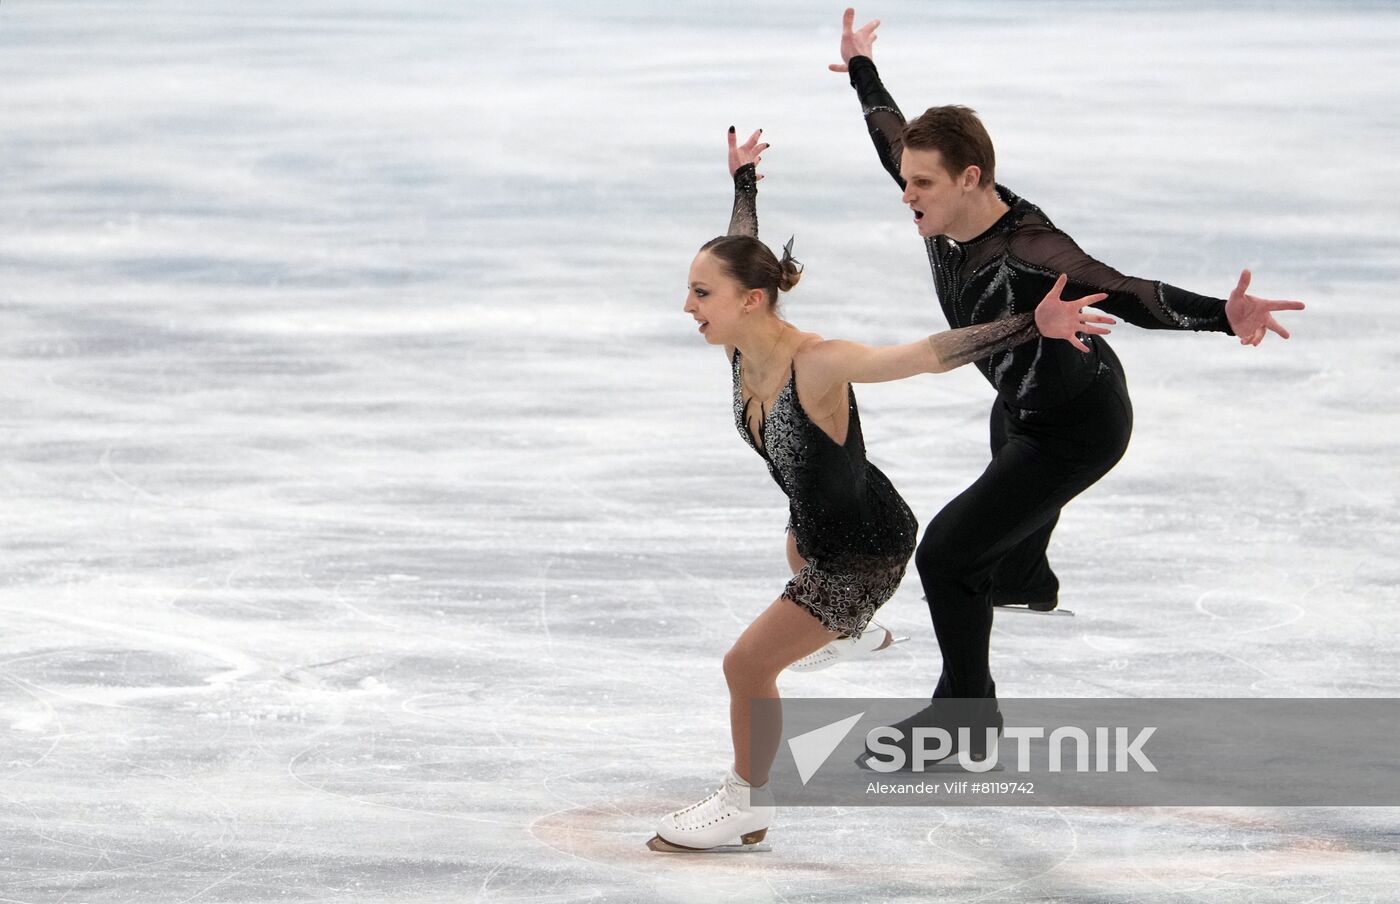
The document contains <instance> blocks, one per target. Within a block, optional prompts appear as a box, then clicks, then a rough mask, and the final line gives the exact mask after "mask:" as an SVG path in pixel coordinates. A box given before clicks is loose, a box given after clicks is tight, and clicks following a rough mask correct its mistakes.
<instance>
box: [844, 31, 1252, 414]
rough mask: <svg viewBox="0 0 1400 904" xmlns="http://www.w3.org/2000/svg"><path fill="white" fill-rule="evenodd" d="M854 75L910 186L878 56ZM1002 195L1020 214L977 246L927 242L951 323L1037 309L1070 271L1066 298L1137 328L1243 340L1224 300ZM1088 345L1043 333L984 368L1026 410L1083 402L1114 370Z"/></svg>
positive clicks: (881, 148) (880, 144)
mask: <svg viewBox="0 0 1400 904" xmlns="http://www.w3.org/2000/svg"><path fill="white" fill-rule="evenodd" d="M849 69H850V77H851V85H852V87H854V88H855V89H856V93H857V94H858V95H859V97H860V103H861V110H862V112H863V113H864V115H865V122H866V127H867V128H868V129H869V131H870V137H871V140H872V141H873V142H874V143H875V150H876V152H877V153H878V154H879V156H880V162H881V164H883V165H884V167H885V169H886V170H887V171H888V172H889V173H890V175H891V176H892V177H893V178H894V180H895V182H897V183H898V184H899V187H900V188H901V189H903V188H904V180H903V179H902V178H900V175H899V158H900V154H901V153H902V151H903V145H902V142H901V138H900V136H901V135H902V133H903V130H904V124H905V120H904V114H902V113H901V112H900V111H899V107H898V106H896V105H895V102H894V98H892V97H890V94H889V92H888V91H886V90H885V86H884V85H883V84H882V83H881V81H880V75H879V72H878V71H877V70H876V68H875V63H874V62H873V61H872V60H870V58H869V57H863V56H857V57H852V58H851V60H850V63H849ZM996 190H997V193H998V195H1000V197H1001V199H1002V200H1003V201H1004V202H1006V204H1007V206H1009V207H1010V208H1011V209H1010V210H1009V211H1007V213H1006V214H1005V215H1004V216H1002V218H1001V219H999V220H998V221H997V222H996V223H995V224H993V225H992V227H991V228H990V229H988V230H987V231H986V232H984V233H982V234H981V235H979V236H978V237H976V238H975V239H972V240H971V241H968V242H955V241H953V240H952V239H950V238H948V237H947V236H936V237H933V238H928V239H925V240H924V242H925V245H926V247H927V250H928V257H929V264H930V265H931V267H932V269H933V281H934V287H935V289H936V290H937V292H938V300H939V303H940V305H941V306H942V308H943V314H944V316H945V317H947V319H948V325H949V326H952V327H963V326H969V325H971V324H976V323H986V322H988V321H990V320H997V319H1001V318H1005V317H1008V316H1011V315H1016V314H1022V313H1026V312H1033V311H1034V310H1035V307H1036V305H1037V304H1039V303H1040V300H1041V299H1042V298H1043V297H1045V293H1046V292H1048V291H1049V290H1050V287H1051V285H1053V284H1054V282H1055V279H1056V278H1057V277H1058V276H1059V274H1061V273H1064V274H1066V275H1068V277H1069V283H1068V285H1067V286H1066V288H1065V291H1064V297H1066V298H1076V297H1079V296H1082V295H1088V294H1090V293H1093V292H1105V293H1107V294H1108V298H1106V299H1105V300H1103V301H1101V302H1098V303H1097V304H1095V305H1094V307H1095V308H1097V309H1099V310H1101V311H1103V312H1104V313H1106V314H1109V315H1111V316H1113V317H1117V318H1120V319H1122V320H1125V321H1127V322H1128V323H1131V324H1133V325H1135V326H1140V327H1145V328H1147V329H1164V330H1214V331H1218V332H1224V333H1230V334H1231V335H1233V333H1231V330H1230V325H1229V322H1228V321H1227V320H1226V318H1225V302H1224V300H1222V299H1219V298H1210V297H1207V296H1204V295H1197V294H1195V293H1193V292H1188V291H1186V290H1185V289H1178V288H1176V287H1175V286H1170V285H1167V284H1166V283H1163V282H1156V281H1151V280H1146V279H1138V278H1135V277H1131V276H1124V275H1123V274H1121V273H1119V272H1118V271H1117V270H1114V269H1113V268H1112V267H1109V266H1107V265H1105V264H1102V263H1100V262H1099V261H1096V260H1094V259H1093V258H1092V257H1090V256H1089V255H1087V254H1085V253H1084V251H1082V250H1081V249H1080V248H1079V246H1078V245H1077V244H1075V242H1074V240H1073V239H1072V238H1070V237H1069V236H1068V235H1066V234H1065V233H1063V232H1061V231H1060V230H1059V229H1056V228H1055V225H1054V224H1053V223H1052V222H1050V218H1049V217H1047V216H1046V215H1045V213H1044V212H1043V211H1041V209H1040V208H1039V207H1036V206H1035V205H1034V204H1032V203H1030V202H1029V201H1026V200H1025V199H1023V198H1019V197H1017V196H1016V195H1015V194H1013V193H1012V192H1011V191H1010V190H1008V189H1006V188H1005V187H1003V186H1001V185H998V186H997V187H996ZM1084 341H1085V344H1087V345H1088V346H1089V347H1090V349H1091V350H1092V351H1091V352H1090V353H1089V354H1087V355H1086V354H1084V353H1083V352H1080V351H1078V350H1077V349H1075V348H1074V347H1073V346H1072V345H1070V344H1069V343H1068V342H1062V341H1059V340H1052V339H1045V338H1043V337H1037V338H1036V340H1035V341H1033V342H1027V343H1025V344H1022V345H1018V346H1015V347H1012V348H1009V349H1006V350H1004V351H1000V352H998V353H995V354H993V355H990V356H988V357H986V358H983V359H982V360H979V361H978V362H977V365H976V366H977V368H978V369H979V370H981V371H982V374H983V375H984V376H985V377H986V378H987V380H988V381H989V382H990V383H991V384H992V386H993V387H994V388H995V389H996V391H997V394H998V395H999V396H1000V397H1001V398H1002V399H1003V400H1004V401H1006V402H1008V403H1010V404H1012V405H1015V406H1017V407H1020V408H1030V409H1041V408H1051V407H1054V406H1056V405H1060V404H1063V403H1064V402H1067V401H1069V400H1070V399H1072V398H1074V397H1075V396H1076V395H1078V394H1079V393H1080V392H1082V391H1083V390H1084V389H1085V388H1086V387H1087V386H1088V385H1089V384H1090V383H1091V382H1093V380H1094V378H1095V377H1096V375H1097V374H1098V373H1099V371H1100V370H1101V369H1107V368H1108V366H1109V365H1108V364H1107V362H1106V360H1105V356H1104V355H1102V354H1101V352H1100V346H1106V345H1107V343H1105V342H1104V340H1103V337H1102V336H1085V337H1084Z"/></svg>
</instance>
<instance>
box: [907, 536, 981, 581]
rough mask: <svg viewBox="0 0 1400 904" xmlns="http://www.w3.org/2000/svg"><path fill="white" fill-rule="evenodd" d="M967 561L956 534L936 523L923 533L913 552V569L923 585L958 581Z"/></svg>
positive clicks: (965, 551) (965, 552)
mask: <svg viewBox="0 0 1400 904" xmlns="http://www.w3.org/2000/svg"><path fill="white" fill-rule="evenodd" d="M967 561H968V554H967V550H965V549H962V548H960V544H959V543H958V542H957V536H956V534H955V533H954V532H953V531H952V530H949V529H948V528H946V527H944V526H942V525H940V524H939V523H938V522H937V521H934V523H932V524H930V525H929V526H928V530H926V531H924V538H923V539H922V540H921V541H919V548H918V549H917V550H915V551H914V567H915V568H917V569H918V570H919V578H920V580H922V581H924V582H925V583H928V582H930V581H933V582H939V581H956V580H958V579H959V578H960V577H961V576H962V571H963V567H964V566H965V565H966V563H967Z"/></svg>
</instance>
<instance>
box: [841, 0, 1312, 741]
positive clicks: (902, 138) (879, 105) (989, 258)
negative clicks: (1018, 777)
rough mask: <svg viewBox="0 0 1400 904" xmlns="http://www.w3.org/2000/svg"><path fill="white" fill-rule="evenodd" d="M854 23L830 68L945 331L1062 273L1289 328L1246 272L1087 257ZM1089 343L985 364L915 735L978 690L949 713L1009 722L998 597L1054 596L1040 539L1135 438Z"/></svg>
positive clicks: (1080, 282)
mask: <svg viewBox="0 0 1400 904" xmlns="http://www.w3.org/2000/svg"><path fill="white" fill-rule="evenodd" d="M854 20H855V11H854V10H852V9H847V10H846V12H845V17H844V21H843V23H842V31H841V60H842V62H841V63H839V64H833V65H831V66H830V67H829V68H830V69H831V70H832V71H835V72H847V73H849V76H850V80H851V85H852V86H853V87H854V88H855V89H856V92H857V94H858V95H859V98H860V103H861V109H862V112H863V113H864V116H865V121H866V125H867V128H868V129H869V131H870V137H871V139H872V140H873V141H874V143H875V149H876V151H877V153H878V154H879V156H880V162H881V163H882V164H883V165H884V167H885V169H886V170H888V171H889V173H890V175H891V176H893V177H894V180H895V182H897V183H898V184H899V187H900V188H901V189H902V190H903V191H904V197H903V201H904V203H905V204H907V205H908V206H909V208H910V210H911V212H912V215H913V219H914V225H915V227H916V228H917V230H918V233H919V235H920V236H921V237H923V239H924V244H925V247H926V248H927V251H928V256H929V261H930V263H931V264H932V266H933V276H934V285H935V288H936V290H937V293H938V300H939V303H940V305H941V306H942V308H943V313H944V315H945V316H946V317H947V319H948V325H949V326H950V327H955V328H956V327H964V326H969V325H972V324H978V323H986V322H989V321H991V320H996V319H999V318H1004V317H1008V316H1012V315H1015V314H1019V313H1022V312H1025V311H1030V310H1033V309H1034V307H1035V305H1036V304H1037V303H1038V302H1039V301H1040V299H1041V298H1043V297H1044V296H1045V293H1046V291H1047V290H1048V289H1049V287H1050V286H1051V284H1052V283H1053V282H1054V281H1055V278H1056V276H1057V275H1058V274H1060V273H1066V274H1068V275H1069V289H1068V290H1067V294H1071V295H1073V294H1081V295H1082V294H1088V293H1096V292H1104V293H1107V296H1108V297H1107V299H1106V300H1104V301H1102V302H1099V303H1097V304H1096V307H1098V308H1099V309H1100V310H1102V311H1103V312H1105V313H1107V314H1109V315H1111V316H1114V317H1119V318H1122V319H1123V320H1126V321H1128V322H1129V323H1132V324H1136V325H1137V326H1141V327H1146V328H1148V329H1169V330H1197V331H1201V330H1209V331H1215V332H1222V333H1226V334H1229V335H1234V336H1237V337H1238V338H1239V340H1240V342H1241V343H1242V344H1244V345H1251V346H1254V345H1258V344H1259V343H1260V342H1261V341H1263V339H1264V335H1265V333H1266V332H1268V331H1270V330H1272V331H1273V332H1275V333H1278V334H1279V335H1280V336H1282V337H1283V338H1285V339H1287V338H1288V331H1287V330H1286V329H1284V328H1283V327H1282V326H1281V325H1280V324H1279V323H1278V321H1277V320H1275V319H1274V316H1273V313H1274V312H1275V311H1281V310H1301V309H1302V308H1303V305H1302V303H1301V302H1296V301H1271V300H1267V299H1262V298H1256V297H1254V296H1252V295H1249V294H1246V289H1248V287H1249V279H1250V273H1249V271H1248V270H1245V271H1243V272H1242V273H1241V274H1240V279H1239V283H1238V285H1236V286H1235V288H1234V291H1232V292H1231V293H1230V297H1229V298H1228V300H1222V299H1219V298H1210V297H1206V296H1202V295H1196V294H1194V293H1192V292H1188V291H1185V290H1183V289H1178V288H1176V287H1174V286H1169V285H1167V284H1165V283H1161V282H1155V281H1150V280H1145V279H1136V278H1133V277H1128V276H1124V275H1122V274H1121V273H1119V272H1117V271H1116V270H1114V269H1112V268H1111V267H1108V266H1106V265H1104V264H1102V263H1099V262H1098V261H1096V260H1094V259H1093V258H1091V257H1089V256H1088V255H1087V254H1085V253H1084V252H1083V251H1082V250H1080V248H1079V246H1078V245H1076V244H1075V242H1074V240H1073V239H1071V238H1070V237H1069V236H1068V235H1066V234H1065V233H1063V232H1061V231H1060V230H1059V229H1056V228H1055V226H1054V224H1053V223H1051V221H1050V219H1049V218H1048V217H1047V216H1046V215H1045V214H1044V213H1043V212H1041V210H1040V209H1039V208H1038V207H1036V206H1035V205H1034V204H1031V203H1030V202H1028V201H1026V200H1024V199H1022V198H1019V197H1017V196H1016V195H1015V194H1013V193H1012V192H1011V191H1009V190H1008V189H1006V188H1005V187H1003V186H1001V185H998V184H997V183H996V181H995V155H994V152H993V149H992V141H991V138H990V137H989V136H988V135H987V131H986V129H984V128H983V126H982V123H981V121H980V120H979V119H978V118H977V115H976V114H975V113H974V112H973V111H972V110H970V109H968V108H966V107H960V106H945V107H933V108H930V109H929V110H927V111H926V112H924V113H923V114H922V115H920V116H919V117H918V118H916V119H915V120H913V121H912V122H908V123H906V122H905V119H904V115H903V114H902V113H901V112H900V111H899V107H898V106H897V105H896V104H895V102H894V99H893V98H892V97H891V96H890V94H889V92H888V91H886V90H885V87H884V85H883V84H882V83H881V81H880V76H879V73H878V72H877V71H876V68H875V63H874V62H873V61H872V59H871V48H872V46H873V44H874V42H875V37H876V35H875V29H876V28H877V27H878V26H879V24H880V23H879V20H878V19H877V20H874V21H872V22H870V23H868V24H866V25H865V26H863V27H862V28H860V29H859V30H855V31H853V30H852V27H851V26H852V24H853V22H854ZM1084 342H1085V344H1087V345H1088V347H1089V351H1088V352H1087V353H1085V352H1082V351H1078V350H1076V349H1075V348H1074V347H1073V346H1071V344H1070V343H1067V342H1049V341H1045V340H1043V339H1041V340H1038V341H1032V342H1027V343H1024V344H1022V345H1019V346H1016V347H1014V348H1011V349H1006V350H1003V351H999V352H997V353H994V354H992V355H990V356H988V357H986V358H984V359H982V360H981V361H978V362H977V364H976V366H977V367H978V368H979V369H980V370H981V371H982V373H983V374H984V375H985V376H986V377H987V379H988V381H990V382H991V384H992V386H993V387H994V388H995V389H996V391H997V399H996V401H995V402H994V403H993V406H992V413H991V447H992V461H991V463H990V464H989V465H988V466H987V469H986V471H984V472H983V473H982V476H980V477H979V478H978V479H977V480H976V481H975V482H973V484H972V485H971V486H970V487H968V488H967V489H966V490H964V491H963V492H962V493H961V494H960V495H958V496H957V497H956V498H955V499H953V501H951V502H949V503H948V504H947V505H946V506H944V508H943V510H942V511H940V512H939V513H938V514H937V515H936V516H935V517H934V519H933V521H932V522H931V523H930V524H929V526H928V529H927V530H926V532H925V534H924V538H923V540H922V542H921V543H920V544H919V547H918V551H917V553H916V554H915V564H916V565H917V567H918V571H919V578H920V580H921V581H922V583H923V587H924V593H925V595H926V597H927V599H928V604H929V612H930V614H931V616H932V618H933V627H934V632H935V633H936V634H937V637H938V645H939V649H940V651H941V652H942V654H943V672H942V675H941V676H940V677H939V680H938V685H937V687H936V688H935V690H934V693H933V697H934V700H933V703H934V705H933V706H931V707H929V708H928V709H926V710H923V711H922V712H921V713H919V714H915V715H914V716H912V717H910V719H907V720H905V722H904V723H900V725H899V726H898V727H901V728H903V729H905V732H904V733H905V735H906V737H907V736H908V734H909V731H908V728H909V727H910V726H911V725H943V726H945V727H946V726H948V723H949V715H948V714H949V713H952V712H954V711H953V710H952V709H951V706H952V704H951V703H950V704H947V705H940V704H939V700H940V699H941V698H964V699H967V698H971V699H975V700H979V701H981V702H980V703H976V704H973V705H972V706H971V709H970V710H969V712H970V713H971V714H970V715H967V714H966V713H964V714H963V715H957V716H954V717H953V718H954V724H957V725H965V724H967V723H968V720H971V722H972V724H973V727H974V729H975V728H976V727H977V726H982V727H984V728H990V727H992V726H996V727H999V726H1000V722H1001V719H1000V714H999V713H998V712H997V709H996V701H995V698H996V686H995V684H994V683H993V681H992V676H991V673H990V670H989V666H988V643H989V640H990V636H991V629H992V607H993V605H1017V604H1019V605H1028V606H1031V607H1033V608H1036V609H1042V610H1049V609H1053V608H1054V607H1055V605H1056V602H1057V594H1058V591H1059V581H1058V580H1057V578H1056V577H1055V574H1054V572H1053V571H1052V570H1051V568H1050V564H1049V562H1048V561H1047V559H1046V554H1045V550H1046V545H1047V544H1048V543H1049V541H1050V535H1051V532H1052V531H1053V530H1054V528H1055V523H1056V521H1057V520H1058V518H1059V515H1060V509H1061V508H1062V507H1063V506H1064V505H1065V504H1066V503H1067V502H1069V501H1070V500H1071V499H1073V498H1074V497H1075V496H1077V495H1079V494H1080V493H1081V492H1083V491H1084V490H1085V489H1086V488H1088V487H1089V486H1090V485H1091V484H1093V483H1094V482H1095V481H1097V480H1098V479H1099V478H1100V477H1102V476H1103V475H1104V474H1106V473H1107V472H1108V470H1109V469H1110V468H1112V467H1113V465H1114V464H1116V463H1117V462H1118V460H1119V459H1120V458H1121V457H1122V455H1123V452H1124V451H1125V449H1126V448H1127V445H1128V437H1129V435H1130V433H1131V431H1132V420H1133V416H1132V405H1131V402H1130V401H1129V399H1128V388H1127V384H1126V382H1125V381H1124V375H1123V368H1122V365H1121V364H1120V363H1119V361H1118V358H1117V356H1116V355H1114V353H1113V351H1112V349H1110V348H1109V346H1108V343H1107V342H1106V341H1104V339H1103V337H1102V336H1086V337H1085V339H1084ZM978 734H980V732H976V731H974V734H973V738H974V743H973V747H974V751H973V752H974V755H975V754H976V753H977V751H976V748H977V747H978V746H980V745H978V744H977V743H976V738H977V736H978ZM954 736H955V737H956V735H954Z"/></svg>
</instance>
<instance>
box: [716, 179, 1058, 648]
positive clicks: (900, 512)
mask: <svg viewBox="0 0 1400 904" xmlns="http://www.w3.org/2000/svg"><path fill="white" fill-rule="evenodd" d="M756 196H757V175H756V172H755V169H754V167H753V165H752V164H749V165H746V166H743V167H740V168H739V169H738V171H736V172H735V174H734V211H733V215H732V216H731V218H730V224H729V234H730V235H749V236H754V237H757V235H758V214H757V206H756ZM1033 321H1034V314H1028V315H1021V316H1017V317H1010V318H1006V319H1003V320H1000V321H997V322H996V323H991V324H986V325H983V326H978V327H975V328H972V329H968V330H962V331H959V333H958V334H957V335H956V336H953V337H951V338H952V339H953V341H952V342H951V343H945V344H944V346H943V348H944V351H943V354H944V355H946V356H947V357H945V358H943V360H944V361H945V363H948V364H950V365H956V364H958V363H962V362H968V361H972V360H976V359H977V358H978V357H980V356H983V355H985V354H988V353H989V352H994V351H1000V350H1001V349H1004V348H1007V347H1010V346H1011V345H1014V344H1018V343H1023V342H1026V341H1027V340H1028V339H1030V338H1031V337H1033V336H1037V335H1038V333H1037V332H1036V330H1035V325H1034V322H1033ZM742 357H743V356H742V355H741V354H740V352H739V350H738V349H735V350H734V356H733V359H732V361H731V368H732V372H733V373H732V376H733V384H734V387H733V394H734V422H735V426H736V427H737V428H738V430H739V435H740V436H742V437H743V438H744V441H745V442H747V443H748V444H749V445H750V446H751V447H752V448H753V449H754V450H755V451H757V452H758V454H759V455H761V456H762V457H763V460H764V461H765V462H766V463H767V465H768V471H769V473H770V474H772V476H773V480H774V481H775V482H776V483H777V484H778V486H779V488H781V489H782V491H783V493H784V494H786V495H787V497H788V512H789V522H788V527H789V529H790V530H791V531H792V534H793V537H794V539H795V540H796V545H797V551H798V554H799V555H801V556H802V558H803V559H805V560H806V562H807V564H806V565H805V566H804V567H803V568H802V569H801V570H800V571H798V573H797V574H796V575H794V576H793V578H792V580H790V581H789V582H788V584H787V587H786V588H785V589H784V591H783V595H784V596H786V597H788V598H789V599H791V600H792V601H793V602H795V603H797V604H798V605H799V606H802V607H803V608H804V609H807V610H808V611H809V612H811V613H812V614H813V615H815V616H816V617H817V618H818V619H819V620H820V621H821V623H822V625H823V626H825V627H826V628H828V629H830V630H832V631H839V632H840V633H842V634H846V635H854V634H859V633H861V632H862V631H864V629H865V626H866V623H867V622H869V621H870V618H871V617H872V616H873V615H874V614H875V610H876V609H878V608H879V607H880V606H881V605H883V604H884V603H885V602H886V601H888V600H889V599H890V597H892V596H893V595H894V593H895V591H896V590H897V589H898V588H899V582H900V580H901V579H902V578H903V577H904V570H905V568H906V566H907V565H908V562H909V556H910V554H911V553H912V552H913V551H914V543H915V538H916V536H917V533H918V527H919V525H918V522H917V521H916V520H915V518H914V514H913V513H912V512H911V511H910V510H909V506H908V505H906V504H905V502H904V500H903V499H902V498H901V497H900V495H899V493H898V492H897V491H896V490H895V488H894V486H893V485H892V484H891V483H890V481H889V478H887V477H886V476H885V475H884V474H883V473H882V472H881V471H880V469H879V468H877V467H875V466H874V465H872V464H870V463H869V462H868V461H867V460H866V457H865V441H864V438H863V436H862V435H861V428H860V412H859V410H858V409H857V407H856V397H855V390H854V389H853V388H851V387H849V386H848V387H847V390H846V392H847V399H848V406H849V408H848V411H849V419H848V425H847V432H846V440H845V442H844V443H838V442H836V441H835V440H834V439H832V438H831V437H830V436H829V435H827V433H826V432H825V431H824V430H822V428H821V427H819V426H818V425H817V424H815V423H813V422H812V420H811V418H809V417H808V416H807V412H806V411H805V410H803V408H802V403H801V400H800V399H799V398H798V394H797V371H796V365H795V364H794V365H793V366H792V368H791V370H790V372H789V374H788V381H787V383H786V384H785V385H784V386H783V388H782V390H781V391H780V392H779V393H778V395H777V397H776V398H775V399H774V401H773V405H772V407H771V408H770V409H767V410H761V411H760V412H759V414H760V416H761V421H760V422H759V427H758V431H757V433H758V435H757V436H755V435H754V433H753V432H751V428H750V420H749V415H750V409H751V406H753V405H755V404H759V403H757V402H755V401H754V400H752V399H746V398H745V397H744V390H743V377H742Z"/></svg>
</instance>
